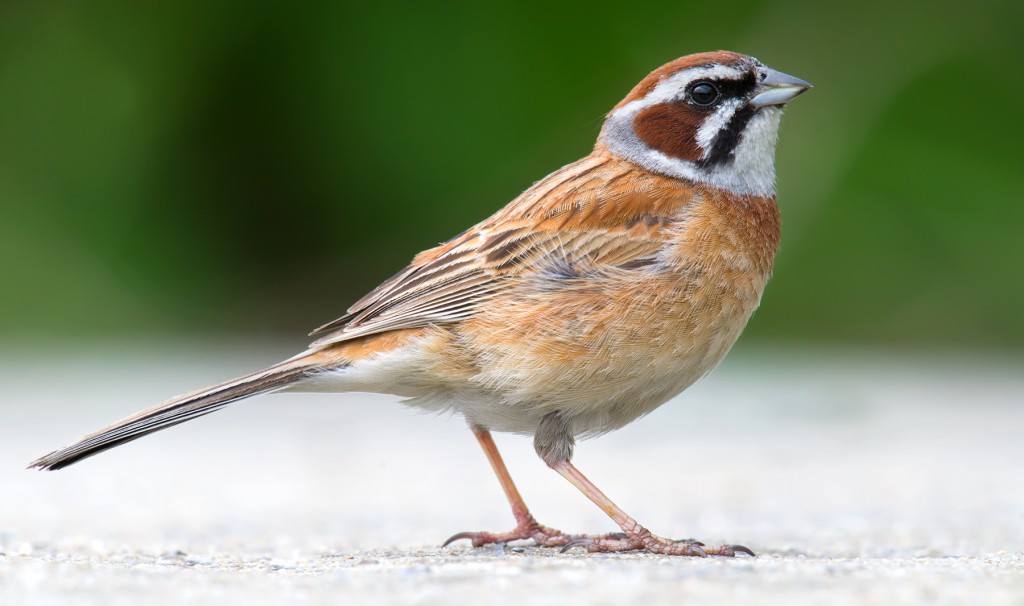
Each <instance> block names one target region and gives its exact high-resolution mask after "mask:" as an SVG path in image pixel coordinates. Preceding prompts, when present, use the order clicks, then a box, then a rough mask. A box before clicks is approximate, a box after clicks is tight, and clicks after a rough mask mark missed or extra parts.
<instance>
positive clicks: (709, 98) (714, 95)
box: [690, 82, 721, 107]
mask: <svg viewBox="0 0 1024 606" xmlns="http://www.w3.org/2000/svg"><path fill="white" fill-rule="evenodd" d="M720 95H721V93H720V92H719V91H718V87H717V86H715V85H714V84H712V83H710V82H698V83H697V84H694V85H693V86H692V87H691V88H690V100H692V101H693V104H694V105H696V106H697V107H709V106H711V105H712V104H714V102H715V101H718V97H719V96H720Z"/></svg>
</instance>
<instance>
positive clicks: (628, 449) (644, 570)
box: [0, 343, 1024, 605]
mask: <svg viewBox="0 0 1024 606" xmlns="http://www.w3.org/2000/svg"><path fill="white" fill-rule="evenodd" d="M149 346H150V347H148V348H147V347H145V346H142V345H139V344H125V343H121V344H117V343H111V344H106V345H96V344H93V345H88V346H87V345H80V346H68V345H62V346H60V347H59V348H54V347H44V346H36V347H34V348H33V347H29V348H28V349H27V351H26V350H25V349H23V348H19V349H18V350H15V349H14V348H10V349H8V350H6V351H0V415H2V417H0V418H2V419H3V420H2V425H0V495H2V497H3V498H2V499H0V604H4V605H6V604H139V603H146V604H180V603H190V604H191V603H216V604H242V603H245V604H280V603H307V604H342V603H344V604H347V603H354V604H465V603H488V604H491V603H498V604H500V603H529V604H534V603H537V604H554V603H558V604H564V603H567V602H568V603H574V602H581V603H582V602H585V603H588V604H610V603H616V604H629V603H645V604H677V603H698V602H699V603H705V604H709V603H718V604H722V603H726V602H733V603H735V602H740V601H742V602H747V603H756V604H763V603H782V602H785V603H788V604H798V605H799V604H834V605H843V604H870V603H921V604H997V605H998V604H1016V605H1022V604H1024V439H1022V436H1024V373H1022V372H1021V370H1022V369H1024V363H1022V360H1021V359H1020V358H1012V357H1010V358H1000V357H995V356H980V355H966V354H956V355H946V356H919V355H918V356H911V355H904V356H880V355H877V354H871V353H870V352H865V353H861V354H855V353H854V354H851V353H847V354H842V355H841V354H838V353H835V352H801V351H785V350H781V351H780V350H777V349H774V348H768V347H760V348H746V349H741V350H740V351H738V352H736V354H737V355H734V356H733V357H731V358H730V359H729V360H728V361H727V362H726V364H725V365H724V366H723V367H722V368H721V369H719V370H718V371H717V372H716V373H715V374H713V375H712V376H711V377H709V378H708V379H707V380H706V381H705V382H703V383H701V384H700V385H698V386H697V387H695V388H693V389H691V390H690V391H689V392H687V393H686V394H684V395H683V396H682V397H681V398H679V399H677V400H676V401H674V402H671V403H669V404H667V405H666V406H664V407H662V408H661V409H660V410H658V411H656V412H655V413H654V414H652V415H651V416H649V417H647V418H645V419H642V420H640V421H638V422H636V423H634V424H633V425H631V426H629V427H627V428H625V429H624V430H621V431H619V432H616V433H614V434H612V435H609V436H605V437H602V438H598V439H595V440H591V441H587V442H583V443H581V444H580V446H579V448H578V449H577V455H576V459H575V462H576V463H577V465H578V466H579V467H580V468H581V469H582V470H583V471H584V473H587V474H588V475H589V476H590V477H591V478H592V479H593V480H594V481H595V482H596V483H597V484H598V485H599V486H601V487H602V488H603V489H604V490H605V492H607V493H608V495H609V496H610V497H611V498H612V499H614V500H616V501H617V502H618V503H619V504H620V505H621V506H622V507H623V508H624V509H626V510H627V511H628V512H630V513H631V514H632V515H633V516H634V517H636V518H637V519H639V520H640V521H641V522H643V523H644V524H646V525H647V526H648V527H649V528H651V529H652V530H653V531H655V532H656V533H660V534H663V535H665V536H672V537H679V538H682V537H696V538H699V539H701V540H703V541H705V542H707V543H712V542H729V543H742V544H745V545H747V546H749V547H751V548H752V549H754V550H755V551H756V552H758V554H759V557H757V558H756V559H753V558H746V557H740V558H736V559H731V560H730V559H707V560H699V559H690V558H665V557H658V556H652V555H644V554H619V555H591V554H586V553H583V552H582V551H575V552H572V553H568V554H560V553H558V552H557V551H552V550H544V549H538V548H533V547H529V546H527V545H525V544H524V545H517V544H513V545H508V546H504V547H500V546H499V547H491V548H485V549H478V550H474V549H471V548H469V547H468V546H466V545H465V544H459V545H457V546H454V547H452V548H449V549H444V550H442V549H439V548H438V544H439V543H440V542H441V541H443V540H444V539H445V538H446V537H447V536H449V535H450V534H452V533H454V532H457V531H461V530H485V529H486V530H506V529H508V528H510V527H511V525H512V523H511V515H510V514H509V512H508V510H507V505H506V504H505V502H504V499H503V497H502V495H501V493H500V490H499V488H498V485H497V481H496V480H494V478H493V477H492V475H491V473H490V470H489V468H488V467H487V463H486V461H485V459H484V458H483V456H482V454H481V453H480V452H479V451H478V448H477V446H476V443H475V442H474V440H473V438H472V436H471V435H470V434H469V432H468V431H466V430H465V429H464V427H463V425H462V423H461V422H460V421H459V420H458V419H445V418H438V417H431V416H425V415H420V414H416V413H415V412H412V411H409V410H407V409H404V408H403V407H401V406H399V405H397V404H396V403H395V400H394V399H393V398H390V397H384V396H368V395H347V396H344V395H343V396H332V395H273V396H268V397H264V398H261V399H258V400H251V401H248V402H245V403H240V404H237V405H234V406H233V407H230V408H228V409H226V410H224V411H222V412H218V413H216V414H213V415H211V416H209V417H205V418H203V419H200V420H197V421H195V422H192V423H189V424H187V425H183V426H180V427H176V428H172V429H170V430H168V431H166V432H163V433H160V434H157V435H153V436H150V437H147V438H144V439H143V440H141V441H139V442H135V443H132V444H130V445H127V446H124V447H121V448H119V449H116V450H114V451H110V452H108V453H104V454H101V455H99V456H97V457H95V458H93V459H90V460H88V461H86V462H83V463H81V464H79V465H76V466H74V467H72V468H69V469H67V470H63V471H60V472H53V473H42V472H30V471H26V470H24V469H23V468H24V466H25V464H26V463H27V462H28V461H29V460H31V459H32V458H34V457H36V456H38V455H40V454H43V453H44V452H47V451H49V450H51V449H53V448H55V447H57V446H61V445H63V444H65V443H67V442H69V441H70V440H72V439H73V438H75V437H76V436H77V435H80V434H82V433H86V432H88V431H91V430H93V429H95V428H97V427H99V426H101V425H104V424H106V423H107V422H109V421H112V420H115V419H117V418H119V417H121V416H124V415H126V414H128V413H131V412H134V411H135V410H136V409H138V408H142V407H144V406H146V405H149V404H151V403H154V402H157V401H159V400H162V399H164V398H165V397H168V396H170V395H173V394H176V393H178V392H181V391H185V390H188V389H192V388H194V387H199V386H201V385H204V384H206V383H212V382H215V381H218V380H220V379H223V378H226V377H227V376H229V375H233V374H237V373H241V372H242V371H245V370H250V369H252V368H254V367H256V366H258V365H261V364H264V363H269V362H272V361H275V360H276V359H277V358H280V357H284V356H285V355H286V354H287V353H288V352H289V351H290V350H291V349H297V348H298V346H299V345H298V343H296V344H294V345H271V344H239V345H238V346H236V347H219V348H217V347H210V346H208V345H204V344H201V343H177V344H166V343H164V344H161V348H160V349H159V350H157V349H155V344H152V343H150V344H149ZM15 351H17V353H15ZM55 351H57V352H59V353H57V354H55V353H54V352H55ZM497 440H498V445H499V447H500V448H501V449H502V450H503V452H504V454H505V456H506V460H507V461H508V463H509V466H510V468H511V470H512V473H513V476H514V477H515V478H516V479H517V481H518V483H519V487H520V490H521V491H522V493H523V495H524V497H525V498H526V500H527V502H528V503H529V504H530V505H531V507H532V508H533V510H534V513H535V514H536V516H537V517H538V519H540V520H541V521H542V522H543V523H546V524H549V525H552V526H556V527H559V528H562V529H564V530H567V531H574V532H605V531H611V530H614V527H613V526H612V524H611V522H610V521H609V520H607V518H605V517H604V516H603V514H601V512H600V511H598V510H597V509H596V508H595V507H593V506H592V505H591V504H589V502H587V501H586V500H585V499H584V498H583V497H582V496H581V495H579V494H577V493H576V492H575V491H574V489H573V488H572V487H571V486H569V485H568V484H567V483H566V482H564V480H562V479H561V478H559V477H558V476H556V475H555V474H554V473H552V472H551V471H550V470H548V469H546V468H545V467H544V466H543V464H542V463H540V461H539V460H538V459H537V458H536V457H535V455H534V454H533V453H532V449H531V447H530V443H529V441H528V440H526V439H524V438H521V437H516V436H506V435H499V436H498V437H497Z"/></svg>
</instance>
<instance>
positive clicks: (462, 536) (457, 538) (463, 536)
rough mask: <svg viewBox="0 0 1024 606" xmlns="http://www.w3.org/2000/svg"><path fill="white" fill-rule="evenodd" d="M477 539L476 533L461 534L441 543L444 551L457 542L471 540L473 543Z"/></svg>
mask: <svg viewBox="0 0 1024 606" xmlns="http://www.w3.org/2000/svg"><path fill="white" fill-rule="evenodd" d="M475 538H476V533H475V532H460V533H458V534H453V535H452V536H450V537H448V540H447V541H445V542H444V543H441V549H444V548H445V547H447V546H449V545H451V544H452V543H454V542H455V541H461V540H462V539H469V540H470V541H472V540H473V539H475Z"/></svg>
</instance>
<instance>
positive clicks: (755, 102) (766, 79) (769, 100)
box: [750, 67, 811, 108]
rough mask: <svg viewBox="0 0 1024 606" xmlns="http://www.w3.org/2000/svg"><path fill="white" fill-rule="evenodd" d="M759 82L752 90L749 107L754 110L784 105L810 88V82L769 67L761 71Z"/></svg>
mask: <svg viewBox="0 0 1024 606" xmlns="http://www.w3.org/2000/svg"><path fill="white" fill-rule="evenodd" d="M761 74H763V75H762V76H761V81H760V82H759V83H758V85H757V88H756V89H754V96H753V97H752V98H751V99H750V105H751V106H753V107H755V108H760V107H764V106H766V105H785V104H786V103H788V102H789V101H790V100H791V99H793V98H794V97H796V96H797V95H799V94H800V93H802V92H804V91H805V90H807V89H809V88H811V83H810V82H805V81H803V80H801V79H800V78H794V77H793V76H790V75H787V74H784V73H782V72H777V71H775V70H774V69H772V68H770V67H765V68H762V69H761Z"/></svg>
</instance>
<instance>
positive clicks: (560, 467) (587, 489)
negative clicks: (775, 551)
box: [551, 460, 754, 557]
mask: <svg viewBox="0 0 1024 606" xmlns="http://www.w3.org/2000/svg"><path fill="white" fill-rule="evenodd" d="M551 468H552V469H554V470H555V471H557V472H558V473H559V474H560V475H561V476H562V477H563V478H565V479H566V480H569V482H571V483H572V485H573V486H575V487H576V488H578V489H579V490H580V492H582V493H583V494H585V495H587V498H589V499H590V500H591V501H593V502H594V504H595V505H597V506H598V507H600V508H601V510H602V511H604V512H605V513H606V514H608V517H610V518H611V519H612V520H614V521H615V523H616V524H618V525H619V528H621V529H622V531H623V532H624V533H626V536H625V537H593V538H587V537H581V538H579V539H574V540H572V541H570V542H569V543H567V544H566V545H565V547H564V549H568V548H570V547H574V546H576V545H581V546H585V547H586V548H587V549H588V550H589V551H634V550H640V549H642V550H646V551H649V552H652V553H661V554H665V555H683V556H699V557H704V556H708V555H720V556H730V557H731V556H735V555H736V554H737V553H746V554H750V555H754V552H753V551H751V550H750V549H747V548H746V547H744V546H742V545H721V546H717V547H707V546H705V545H704V544H703V543H700V542H697V541H681V542H680V541H672V540H669V539H663V538H661V537H659V536H656V535H654V534H652V533H651V531H649V530H647V529H646V528H644V527H643V526H641V525H640V524H639V523H638V522H637V521H636V520H634V519H633V518H631V517H629V516H628V515H627V514H626V512H625V511H622V509H620V508H619V506H618V505H616V504H615V503H613V502H612V500H611V499H609V498H608V497H607V496H605V494H604V493H603V492H601V490H600V489H599V488H598V487H597V486H595V485H594V483H593V482H591V481H590V480H588V479H587V477H586V476H584V475H583V474H582V473H580V470H578V469H576V467H575V466H574V465H573V464H572V463H570V462H569V461H568V460H564V461H557V462H555V463H553V464H551Z"/></svg>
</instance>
